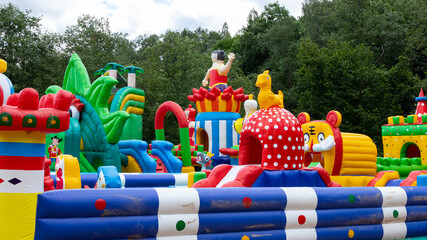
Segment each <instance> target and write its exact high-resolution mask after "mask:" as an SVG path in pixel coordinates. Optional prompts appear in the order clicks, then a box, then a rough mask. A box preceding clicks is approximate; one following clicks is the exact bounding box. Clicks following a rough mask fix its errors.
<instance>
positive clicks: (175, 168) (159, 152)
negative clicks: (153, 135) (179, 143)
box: [151, 140, 182, 173]
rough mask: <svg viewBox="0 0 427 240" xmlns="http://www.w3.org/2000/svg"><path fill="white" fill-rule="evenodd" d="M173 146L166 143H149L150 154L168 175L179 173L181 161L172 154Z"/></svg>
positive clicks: (157, 141)
mask: <svg viewBox="0 0 427 240" xmlns="http://www.w3.org/2000/svg"><path fill="white" fill-rule="evenodd" d="M172 148H173V144H172V143H171V142H168V141H163V140H155V141H152V142H151V154H152V155H153V156H156V157H158V158H159V159H160V160H161V161H162V162H163V164H164V165H165V167H166V169H167V170H168V172H169V173H180V172H181V170H182V161H181V160H180V159H179V158H177V157H175V156H174V155H173V154H172Z"/></svg>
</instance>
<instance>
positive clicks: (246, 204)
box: [242, 197, 252, 208]
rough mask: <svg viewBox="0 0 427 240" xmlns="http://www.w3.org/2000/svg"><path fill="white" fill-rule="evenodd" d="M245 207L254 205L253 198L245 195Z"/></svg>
mask: <svg viewBox="0 0 427 240" xmlns="http://www.w3.org/2000/svg"><path fill="white" fill-rule="evenodd" d="M242 202H243V207H245V208H250V207H251V206H252V199H250V198H248V197H245V198H243V201H242Z"/></svg>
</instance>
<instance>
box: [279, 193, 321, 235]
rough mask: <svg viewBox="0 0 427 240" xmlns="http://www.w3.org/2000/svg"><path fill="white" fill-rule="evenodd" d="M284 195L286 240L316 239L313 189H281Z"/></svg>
mask: <svg viewBox="0 0 427 240" xmlns="http://www.w3.org/2000/svg"><path fill="white" fill-rule="evenodd" d="M282 189H283V191H285V194H286V201H287V202H286V208H285V215H286V227H285V234H286V239H305V240H309V239H317V234H316V229H315V227H316V225H317V213H316V207H317V201H318V200H317V194H316V192H315V191H314V189H313V188H308V187H302V188H282Z"/></svg>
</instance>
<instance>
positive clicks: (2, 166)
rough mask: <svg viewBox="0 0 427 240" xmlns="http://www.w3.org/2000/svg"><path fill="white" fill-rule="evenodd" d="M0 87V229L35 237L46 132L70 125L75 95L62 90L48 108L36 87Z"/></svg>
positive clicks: (5, 235)
mask: <svg viewBox="0 0 427 240" xmlns="http://www.w3.org/2000/svg"><path fill="white" fill-rule="evenodd" d="M2 95H3V91H2V90H1V88H0V200H1V203H0V212H1V216H2V217H1V218H0V233H1V234H2V237H3V238H2V239H33V238H34V229H35V217H36V204H37V195H38V194H39V193H41V192H43V179H44V164H45V141H46V134H47V133H58V132H63V131H65V130H67V129H68V126H69V123H70V115H69V113H68V109H69V107H70V103H71V101H72V99H73V98H74V96H73V94H72V93H70V92H67V91H62V90H61V91H59V92H58V93H57V94H56V96H55V98H54V100H53V102H52V106H51V107H49V108H46V107H45V108H39V95H38V93H37V91H36V90H34V89H31V88H27V89H24V90H22V91H21V92H20V93H19V94H17V93H15V94H12V95H10V96H9V98H8V99H7V103H6V105H3V103H4V102H3V96H2Z"/></svg>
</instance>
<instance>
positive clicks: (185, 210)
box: [155, 188, 200, 240]
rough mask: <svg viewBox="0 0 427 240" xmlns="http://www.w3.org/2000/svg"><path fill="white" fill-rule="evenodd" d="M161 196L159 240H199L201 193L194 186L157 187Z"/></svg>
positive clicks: (159, 196)
mask: <svg viewBox="0 0 427 240" xmlns="http://www.w3.org/2000/svg"><path fill="white" fill-rule="evenodd" d="M155 190H156V192H157V195H158V198H159V210H158V215H157V217H158V223H159V225H158V226H159V229H158V232H157V239H158V240H168V239H187V240H197V233H198V230H199V208H200V198H199V193H198V192H197V190H196V189H193V188H156V189H155Z"/></svg>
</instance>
